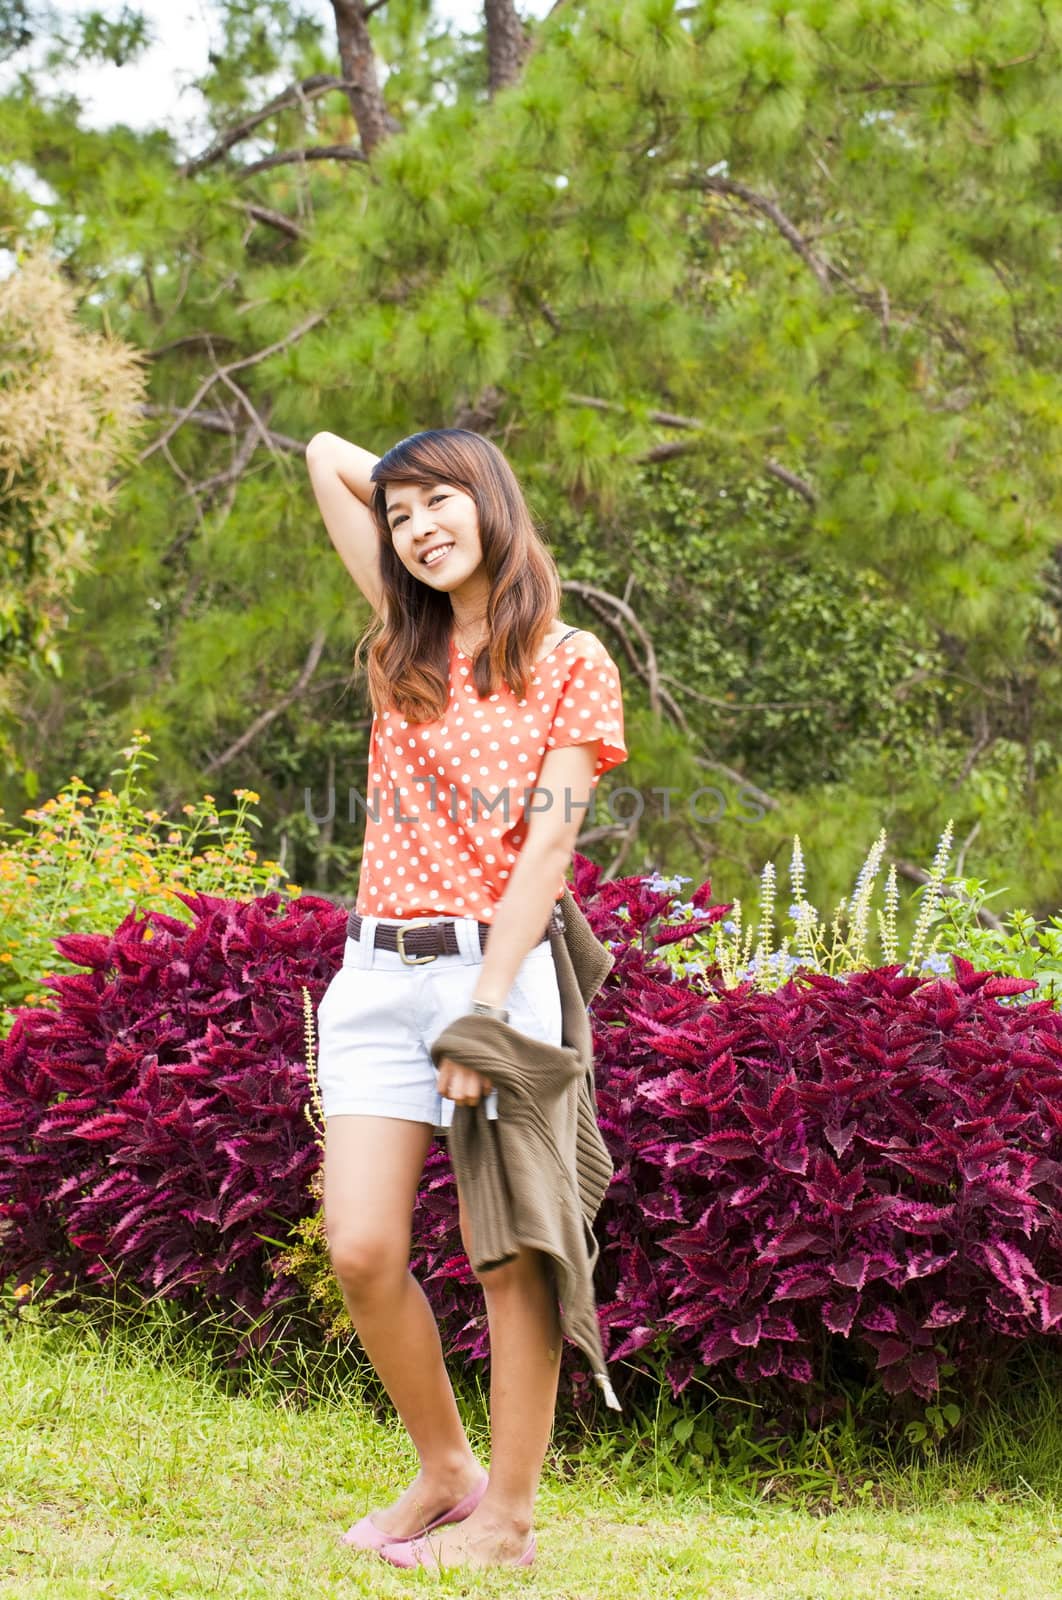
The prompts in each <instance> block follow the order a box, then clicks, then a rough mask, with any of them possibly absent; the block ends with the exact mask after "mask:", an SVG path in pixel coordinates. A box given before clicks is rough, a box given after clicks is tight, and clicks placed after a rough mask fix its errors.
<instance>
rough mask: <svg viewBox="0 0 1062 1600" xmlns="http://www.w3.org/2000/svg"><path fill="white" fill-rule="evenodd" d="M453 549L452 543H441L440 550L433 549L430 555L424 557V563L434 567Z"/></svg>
mask: <svg viewBox="0 0 1062 1600" xmlns="http://www.w3.org/2000/svg"><path fill="white" fill-rule="evenodd" d="M452 549H453V545H452V544H445V545H441V546H440V548H439V549H438V550H433V551H432V552H431V554H430V555H427V556H425V557H424V565H425V566H426V567H434V566H435V565H436V563H437V562H439V561H441V560H442V558H443V556H444V555H445V554H446V552H447V551H448V550H452Z"/></svg>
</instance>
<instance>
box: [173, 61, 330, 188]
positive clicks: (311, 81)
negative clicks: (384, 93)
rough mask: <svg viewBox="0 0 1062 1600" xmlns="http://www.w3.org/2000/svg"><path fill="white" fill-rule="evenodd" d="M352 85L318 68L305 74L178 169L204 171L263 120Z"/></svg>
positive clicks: (188, 173)
mask: <svg viewBox="0 0 1062 1600" xmlns="http://www.w3.org/2000/svg"><path fill="white" fill-rule="evenodd" d="M349 87H350V85H349V84H348V83H347V82H346V80H345V79H343V78H336V77H334V76H333V75H332V73H330V72H328V73H325V72H318V73H315V74H314V75H313V77H311V78H303V80H302V82H301V83H296V84H292V86H291V88H290V89H284V90H282V91H281V93H280V94H278V95H275V96H274V98H273V99H272V100H270V101H269V102H268V104H266V105H264V106H262V107H261V109H260V110H258V111H255V112H252V114H251V115H250V116H249V117H245V118H244V120H243V121H242V122H237V123H236V124H235V126H234V127H232V128H229V129H228V131H227V132H225V133H221V134H219V135H218V137H217V138H216V139H215V140H214V142H213V144H211V145H208V146H207V148H206V149H205V150H204V151H203V152H202V154H200V155H198V156H193V157H192V158H191V160H189V161H186V162H185V163H184V165H183V166H182V167H178V169H177V170H178V172H179V173H180V175H181V177H182V178H191V177H193V176H194V175H195V174H196V173H197V172H202V170H203V168H204V167H209V166H211V165H212V164H213V163H214V162H215V161H220V160H221V158H222V156H224V155H227V154H228V152H229V151H230V150H231V149H232V147H233V146H234V145H237V144H239V143H240V141H241V139H246V138H247V135H248V134H250V133H253V132H254V130H255V129H256V128H259V127H261V125H262V123H263V122H266V121H268V119H269V118H270V117H275V116H276V114H277V112H278V111H290V110H291V109H292V108H293V107H295V106H298V105H302V104H303V102H304V101H307V100H317V99H319V98H320V97H321V95H323V94H331V92H332V90H333V89H348V88H349Z"/></svg>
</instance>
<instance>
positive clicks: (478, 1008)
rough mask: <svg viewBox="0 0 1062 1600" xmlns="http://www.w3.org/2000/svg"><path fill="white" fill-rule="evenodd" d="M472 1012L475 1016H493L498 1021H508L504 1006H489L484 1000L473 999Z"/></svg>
mask: <svg viewBox="0 0 1062 1600" xmlns="http://www.w3.org/2000/svg"><path fill="white" fill-rule="evenodd" d="M472 1011H473V1014H474V1015H475V1016H477V1017H495V1018H497V1020H498V1021H499V1022H508V1020H509V1013H508V1011H507V1010H506V1008H505V1007H504V1006H489V1005H488V1004H487V1002H486V1001H485V1000H473V1002H472Z"/></svg>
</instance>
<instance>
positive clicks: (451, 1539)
mask: <svg viewBox="0 0 1062 1600" xmlns="http://www.w3.org/2000/svg"><path fill="white" fill-rule="evenodd" d="M467 1225H468V1224H467V1217H466V1216H465V1213H464V1210H463V1208H462V1212H461V1231H462V1234H464V1235H465V1238H466V1249H467V1248H468V1236H467V1233H466V1231H465V1230H466V1228H467ZM470 1253H471V1252H470ZM480 1282H481V1283H482V1285H483V1292H484V1295H485V1296H486V1301H487V1321H488V1324H489V1327H490V1408H491V1454H490V1483H489V1484H488V1486H487V1492H486V1494H485V1495H484V1496H483V1499H482V1500H481V1501H480V1503H479V1505H478V1506H477V1507H476V1509H475V1511H473V1513H472V1515H471V1516H470V1517H469V1518H468V1519H467V1521H465V1522H460V1523H456V1524H453V1525H452V1526H449V1527H445V1528H439V1529H436V1531H435V1532H434V1533H432V1534H430V1535H429V1539H430V1549H431V1551H432V1552H433V1554H435V1555H436V1556H437V1557H438V1559H439V1560H440V1561H441V1562H442V1563H444V1564H445V1565H453V1566H461V1565H469V1566H486V1565H490V1564H492V1563H494V1562H506V1561H512V1560H516V1559H517V1558H518V1557H520V1556H521V1555H523V1553H524V1551H525V1550H526V1548H527V1541H528V1537H529V1534H530V1532H531V1524H532V1520H533V1508H534V1501H535V1494H536V1491H537V1489H538V1481H539V1478H540V1476H541V1473H542V1463H543V1461H544V1459H545V1455H546V1450H547V1448H548V1446H549V1438H550V1433H551V1431H552V1428H553V1417H554V1412H555V1410H556V1404H557V1381H558V1378H559V1376H560V1363H561V1330H560V1318H559V1315H558V1312H557V1298H556V1290H555V1288H554V1283H553V1269H552V1266H551V1264H550V1263H549V1261H548V1259H547V1258H546V1257H545V1256H543V1255H542V1254H541V1253H540V1252H539V1251H537V1250H522V1251H521V1252H520V1255H519V1256H518V1257H517V1258H516V1260H514V1261H510V1262H507V1263H506V1265H505V1266H504V1267H497V1268H495V1269H494V1270H493V1271H491V1272H485V1273H484V1274H483V1275H482V1277H481V1278H480Z"/></svg>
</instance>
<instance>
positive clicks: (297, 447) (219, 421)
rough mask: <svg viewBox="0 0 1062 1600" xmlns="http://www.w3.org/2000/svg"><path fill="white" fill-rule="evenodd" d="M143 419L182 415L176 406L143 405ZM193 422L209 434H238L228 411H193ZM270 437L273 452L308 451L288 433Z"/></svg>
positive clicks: (140, 409) (297, 453)
mask: <svg viewBox="0 0 1062 1600" xmlns="http://www.w3.org/2000/svg"><path fill="white" fill-rule="evenodd" d="M137 409H138V410H139V412H140V415H141V416H142V417H179V416H181V415H182V413H181V412H180V411H178V410H177V408H176V407H175V406H155V405H149V404H146V403H145V404H143V405H141V406H139V407H138V408H137ZM184 420H185V421H187V422H192V423H194V424H195V426H196V427H197V428H203V429H204V430H205V431H206V432H207V433H227V434H234V433H236V431H237V429H236V424H235V422H234V421H233V420H232V418H231V417H230V416H229V414H228V412H226V411H193V412H192V413H191V414H190V415H189V416H187V417H186V418H185V419H184ZM266 432H267V433H268V436H269V446H270V449H272V450H282V451H284V453H285V454H286V455H302V453H303V451H304V450H305V449H306V446H305V444H304V443H303V442H302V441H301V440H299V439H292V438H291V437H290V436H289V435H288V434H286V433H275V432H274V430H273V429H272V428H268V429H267V430H266Z"/></svg>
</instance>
